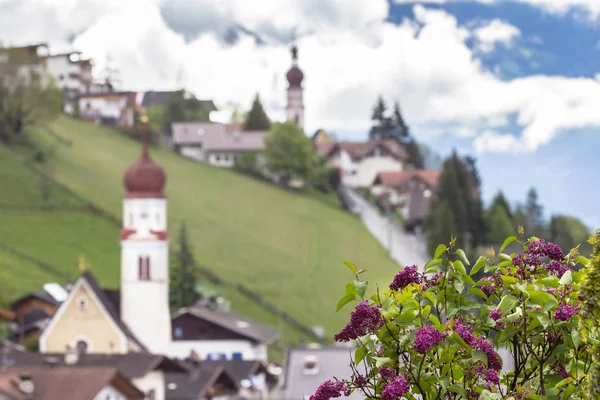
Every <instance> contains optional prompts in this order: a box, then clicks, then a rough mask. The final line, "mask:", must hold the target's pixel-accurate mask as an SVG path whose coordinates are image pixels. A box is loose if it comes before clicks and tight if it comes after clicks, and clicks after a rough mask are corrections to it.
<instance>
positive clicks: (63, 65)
mask: <svg viewBox="0 0 600 400" xmlns="http://www.w3.org/2000/svg"><path fill="white" fill-rule="evenodd" d="M46 65H47V69H48V73H49V74H50V75H52V76H53V77H54V79H55V81H56V84H57V85H58V86H59V87H61V88H63V89H73V90H82V89H83V87H82V85H81V81H80V79H79V77H77V78H72V77H71V75H72V74H76V75H78V76H79V75H80V74H81V72H82V71H81V67H80V66H79V64H78V63H73V62H71V61H70V60H69V56H68V55H64V56H55V57H48V58H47V59H46Z"/></svg>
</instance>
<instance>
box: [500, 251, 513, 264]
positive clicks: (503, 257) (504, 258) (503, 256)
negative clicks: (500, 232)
mask: <svg viewBox="0 0 600 400" xmlns="http://www.w3.org/2000/svg"><path fill="white" fill-rule="evenodd" d="M498 260H503V261H510V262H512V257H511V256H509V255H508V254H504V253H500V254H498Z"/></svg>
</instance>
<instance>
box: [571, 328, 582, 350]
mask: <svg viewBox="0 0 600 400" xmlns="http://www.w3.org/2000/svg"><path fill="white" fill-rule="evenodd" d="M571 338H572V339H573V345H575V349H578V348H579V346H581V344H582V343H583V338H582V337H581V332H579V330H578V329H577V328H573V329H572V330H571Z"/></svg>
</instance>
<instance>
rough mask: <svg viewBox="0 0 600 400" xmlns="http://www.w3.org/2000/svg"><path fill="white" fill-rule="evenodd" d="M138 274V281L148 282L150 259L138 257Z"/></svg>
mask: <svg viewBox="0 0 600 400" xmlns="http://www.w3.org/2000/svg"><path fill="white" fill-rule="evenodd" d="M138 274H139V279H140V281H149V280H150V257H148V256H145V257H142V256H140V257H139V258H138Z"/></svg>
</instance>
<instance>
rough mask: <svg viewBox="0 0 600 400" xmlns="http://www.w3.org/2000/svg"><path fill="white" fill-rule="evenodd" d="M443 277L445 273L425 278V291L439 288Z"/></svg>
mask: <svg viewBox="0 0 600 400" xmlns="http://www.w3.org/2000/svg"><path fill="white" fill-rule="evenodd" d="M442 276H444V273H443V272H438V273H437V274H435V275H432V276H431V277H429V278H428V277H425V278H424V280H425V281H424V282H423V289H424V290H427V289H429V288H430V287H433V286H437V285H438V284H439V283H440V279H441V278H442Z"/></svg>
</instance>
